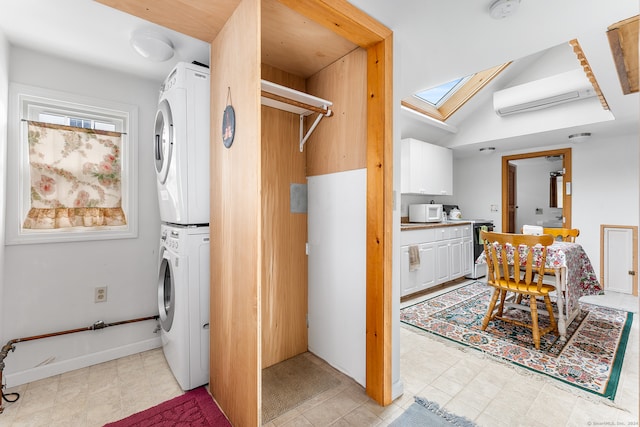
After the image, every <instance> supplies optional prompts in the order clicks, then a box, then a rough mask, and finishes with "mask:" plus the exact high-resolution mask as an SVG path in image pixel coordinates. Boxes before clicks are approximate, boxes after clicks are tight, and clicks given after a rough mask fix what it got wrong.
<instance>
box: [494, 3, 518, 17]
mask: <svg viewBox="0 0 640 427" xmlns="http://www.w3.org/2000/svg"><path fill="white" fill-rule="evenodd" d="M518 6H520V0H496V1H494V2H493V3H491V5H490V6H489V15H491V17H492V18H493V19H503V18H507V17H509V16H511V15H513V14H514V13H515V12H516V10H518Z"/></svg>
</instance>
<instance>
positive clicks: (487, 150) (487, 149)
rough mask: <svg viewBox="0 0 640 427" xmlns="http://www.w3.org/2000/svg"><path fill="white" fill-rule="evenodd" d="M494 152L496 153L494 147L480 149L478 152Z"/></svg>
mask: <svg viewBox="0 0 640 427" xmlns="http://www.w3.org/2000/svg"><path fill="white" fill-rule="evenodd" d="M494 151H496V147H483V148H481V149H480V152H481V153H482V154H491V153H493V152H494Z"/></svg>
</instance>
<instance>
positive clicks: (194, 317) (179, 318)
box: [158, 224, 209, 391]
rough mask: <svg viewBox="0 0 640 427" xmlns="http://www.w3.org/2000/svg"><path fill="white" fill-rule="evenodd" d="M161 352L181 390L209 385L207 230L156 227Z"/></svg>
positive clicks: (203, 228)
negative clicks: (158, 236)
mask: <svg viewBox="0 0 640 427" xmlns="http://www.w3.org/2000/svg"><path fill="white" fill-rule="evenodd" d="M158 309H159V312H160V325H161V326H162V329H161V331H160V334H161V335H160V336H161V338H162V348H163V350H164V355H165V358H166V359H167V362H168V363H169V367H170V368H171V371H172V372H173V375H174V376H175V378H176V380H177V381H178V384H180V387H181V388H182V389H183V390H185V391H186V390H191V389H193V388H196V387H199V386H201V385H204V384H207V383H208V382H209V227H208V226H202V227H195V226H172V225H167V224H161V226H160V263H159V275H158Z"/></svg>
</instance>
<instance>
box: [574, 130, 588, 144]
mask: <svg viewBox="0 0 640 427" xmlns="http://www.w3.org/2000/svg"><path fill="white" fill-rule="evenodd" d="M589 138H591V132H582V133H574V134H571V135H569V141H570V142H585V141H586V140H587V139H589Z"/></svg>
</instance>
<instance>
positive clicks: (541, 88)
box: [493, 69, 596, 116]
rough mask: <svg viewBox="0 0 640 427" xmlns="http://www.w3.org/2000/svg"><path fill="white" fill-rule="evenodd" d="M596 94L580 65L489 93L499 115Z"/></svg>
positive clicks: (530, 109)
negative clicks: (566, 70) (578, 67)
mask: <svg viewBox="0 0 640 427" xmlns="http://www.w3.org/2000/svg"><path fill="white" fill-rule="evenodd" d="M592 96H596V91H595V90H594V89H593V85H592V84H591V82H590V81H589V79H587V77H586V76H585V74H584V71H583V70H582V69H576V70H573V71H568V72H566V73H561V74H556V75H554V76H551V77H546V78H544V79H540V80H535V81H532V82H529V83H524V84H521V85H518V86H513V87H510V88H507V89H504V90H500V91H497V92H494V93H493V108H494V109H495V111H496V114H497V115H499V116H507V115H509V114H516V113H524V112H526V111H533V110H540V109H542V108H548V107H553V106H555V105H558V104H562V103H565V102H571V101H577V100H580V99H585V98H590V97H592Z"/></svg>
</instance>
